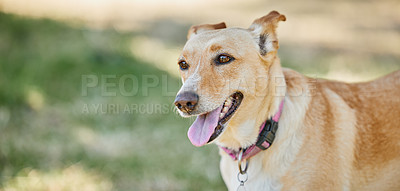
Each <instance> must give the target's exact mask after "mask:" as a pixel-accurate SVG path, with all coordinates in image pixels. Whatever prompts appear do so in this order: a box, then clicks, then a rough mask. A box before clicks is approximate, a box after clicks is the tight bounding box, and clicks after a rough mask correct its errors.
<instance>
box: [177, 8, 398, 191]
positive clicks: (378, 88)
mask: <svg viewBox="0 0 400 191" xmlns="http://www.w3.org/2000/svg"><path fill="white" fill-rule="evenodd" d="M285 19H286V18H285V17H284V16H283V15H280V14H279V13H278V12H276V11H273V12H271V13H270V14H268V15H267V16H264V17H262V18H260V19H257V20H256V21H255V22H254V23H253V25H252V26H251V27H250V28H249V29H248V30H244V29H223V28H225V24H218V25H200V26H195V27H192V28H191V30H190V31H189V35H188V38H189V40H188V42H187V44H186V46H185V48H184V51H183V53H182V56H181V61H180V66H181V69H182V72H181V74H182V78H183V82H184V85H183V86H182V88H181V90H180V92H179V93H178V96H177V101H176V104H177V106H178V108H179V109H180V110H181V111H180V112H181V115H183V116H192V115H199V117H198V119H197V120H196V122H195V123H194V124H193V125H192V127H191V128H190V130H189V133H188V135H189V138H190V140H191V141H192V143H193V144H194V145H196V146H201V145H204V144H205V143H206V141H207V140H208V139H209V138H210V136H211V137H213V136H215V135H216V136H217V138H216V139H215V143H216V144H218V145H219V146H220V147H226V148H229V149H232V150H235V151H238V150H239V149H243V148H247V147H249V146H250V145H252V144H254V143H255V142H256V140H257V137H258V133H259V130H260V129H259V128H260V125H261V124H262V123H263V122H264V121H265V120H266V119H268V118H270V117H271V116H273V115H274V114H275V113H276V112H277V111H278V107H279V104H280V103H281V101H282V100H284V107H283V110H282V114H281V118H280V120H279V128H278V131H277V134H276V138H275V140H274V142H273V144H272V146H271V147H270V148H268V149H267V150H265V151H262V152H260V153H258V154H256V155H255V156H253V157H251V158H250V159H249V161H250V163H249V169H248V171H247V173H248V176H249V177H248V181H247V182H246V184H245V187H246V189H247V190H306V191H309V190H318V191H320V190H344V191H347V190H363V191H367V190H371V191H376V190H379V191H392V190H393V191H396V190H400V71H399V72H395V73H392V74H390V75H388V76H386V77H383V78H380V79H378V80H375V81H372V82H366V83H354V84H347V83H341V82H334V81H328V80H321V79H312V78H308V77H305V76H303V75H301V74H299V73H297V72H295V71H292V70H289V69H282V68H281V66H280V62H279V58H278V57H277V56H276V51H277V49H278V47H279V46H278V41H277V38H276V34H275V28H276V26H277V23H278V21H284V20H285ZM220 29H223V30H220ZM233 39H234V40H233ZM221 55H222V57H221ZM226 56H228V57H229V58H228V59H226ZM182 60H184V63H183V61H182ZM209 60H210V61H209ZM226 60H228V61H227V62H225V61H226ZM221 61H222V62H221ZM182 63H183V64H182ZM209 63H211V64H209ZM215 63H216V64H215ZM243 82H245V83H244V85H243ZM187 92H195V93H192V94H191V95H192V96H191V98H188V96H183V94H185V95H187ZM233 92H240V94H242V95H243V96H242V97H243V98H242V99H238V100H236V101H238V102H239V106H237V105H233V106H230V107H229V109H230V108H231V107H235V108H233V109H232V110H233V114H229V115H228V114H226V113H227V112H225V113H224V109H221V107H222V108H224V107H226V105H229V104H226V102H227V101H224V100H229V99H232V98H231V97H229V95H231V94H232V93H233ZM260 92H261V94H260ZM193 95H195V96H193ZM189 97H190V96H189ZM196 97H197V99H195V98H196ZM182 99H184V100H185V101H184V102H182ZM187 100H190V101H189V104H188V101H187ZM221 103H224V104H223V105H222V106H220V105H221ZM229 103H231V101H229ZM182 104H184V106H183V108H182ZM220 110H221V111H220ZM214 113H216V114H214ZM228 113H229V112H228ZM214 115H215V116H217V115H221V116H225V115H227V116H228V117H227V121H226V120H223V119H224V117H220V118H219V122H218V124H220V123H225V124H222V129H223V132H222V133H215V132H216V130H214V133H213V135H211V133H212V132H210V128H211V126H212V125H210V124H213V125H214V124H217V122H215V120H216V119H218V117H217V118H215V117H213V116H214ZM214 118H215V119H214ZM217 121H218V120H217ZM221 121H222V122H221ZM212 141H213V139H211V138H210V140H209V141H208V142H212ZM220 154H221V157H222V159H221V164H220V168H221V172H222V177H223V179H224V181H225V183H226V185H227V187H228V189H229V190H236V188H237V187H238V186H239V181H238V180H237V174H238V171H239V169H238V162H237V161H234V160H233V159H232V158H231V157H230V156H229V155H228V154H227V153H225V151H223V150H222V149H220Z"/></svg>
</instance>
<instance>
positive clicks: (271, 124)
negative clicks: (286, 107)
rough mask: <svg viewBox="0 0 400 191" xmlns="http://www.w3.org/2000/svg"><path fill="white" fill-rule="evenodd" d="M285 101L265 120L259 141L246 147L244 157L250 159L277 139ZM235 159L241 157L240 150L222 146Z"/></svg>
mask: <svg viewBox="0 0 400 191" xmlns="http://www.w3.org/2000/svg"><path fill="white" fill-rule="evenodd" d="M283 102H284V100H282V101H281V103H280V105H279V111H278V112H277V113H276V114H275V115H274V116H273V117H272V118H271V119H268V120H267V121H265V122H264V123H263V124H262V125H261V127H260V133H259V134H258V138H257V142H256V143H255V144H252V145H251V146H249V147H247V148H246V149H244V152H243V156H242V159H243V160H244V159H248V158H250V157H252V156H254V155H256V154H257V153H259V152H260V151H262V150H266V149H268V148H269V147H270V146H271V144H272V142H273V141H274V139H275V134H276V131H277V130H278V121H279V118H280V117H281V114H282V109H283ZM221 149H222V150H224V151H225V152H226V153H228V155H229V156H231V157H232V159H233V160H237V159H238V157H239V151H234V150H231V149H228V148H226V147H221Z"/></svg>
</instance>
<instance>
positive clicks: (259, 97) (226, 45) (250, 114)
mask: <svg viewBox="0 0 400 191" xmlns="http://www.w3.org/2000/svg"><path fill="white" fill-rule="evenodd" d="M285 20H286V18H285V16H284V15H281V14H279V13H278V12H276V11H272V12H270V13H269V14H268V15H266V16H264V17H261V18H259V19H256V20H255V21H254V22H253V24H252V25H251V26H250V27H249V29H241V28H226V25H225V23H219V24H214V25H212V24H205V25H197V26H192V27H191V28H190V30H189V32H188V36H187V38H188V41H187V43H186V45H185V46H184V48H183V51H182V54H181V56H180V58H179V61H178V65H179V68H180V73H181V77H182V82H183V85H182V87H181V89H180V90H179V92H178V94H177V96H176V99H175V105H176V107H177V108H178V111H179V113H180V114H181V115H182V116H183V117H190V116H197V119H196V120H195V122H194V123H193V124H192V126H191V127H190V128H189V131H188V136H189V139H190V141H191V142H192V143H193V144H194V145H196V146H202V145H204V144H206V143H209V142H212V141H213V140H216V141H217V144H220V145H222V146H226V147H230V148H240V147H246V146H248V145H251V144H253V143H254V142H255V140H256V138H257V135H258V131H259V129H258V127H259V125H260V124H261V123H262V122H263V121H264V120H265V119H266V118H267V117H270V116H271V112H272V110H274V111H275V109H276V107H277V104H276V103H275V102H276V96H277V95H280V94H282V93H284V92H283V91H284V89H285V88H284V87H283V88H282V90H279V88H277V85H276V82H277V80H276V77H282V71H281V68H280V64H279V60H278V58H277V56H276V53H277V50H278V48H279V45H278V40H277V36H276V27H277V24H278V22H279V21H285ZM282 86H284V85H282ZM278 104H279V103H278Z"/></svg>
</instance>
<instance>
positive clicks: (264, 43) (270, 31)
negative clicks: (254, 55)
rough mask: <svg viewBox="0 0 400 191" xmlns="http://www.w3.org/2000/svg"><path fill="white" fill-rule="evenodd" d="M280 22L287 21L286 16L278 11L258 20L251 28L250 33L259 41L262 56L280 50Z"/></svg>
mask: <svg viewBox="0 0 400 191" xmlns="http://www.w3.org/2000/svg"><path fill="white" fill-rule="evenodd" d="M279 21H286V17H285V15H281V14H280V13H278V12H277V11H271V12H270V13H268V15H265V16H263V17H261V18H258V19H256V20H255V21H254V22H253V24H251V26H250V27H249V30H250V32H251V33H252V35H253V36H254V38H255V39H256V40H257V44H258V45H259V47H260V54H261V55H263V56H265V55H266V54H267V53H269V52H275V53H276V51H277V50H278V48H279V44H278V38H277V35H276V28H277V27H278V22H279Z"/></svg>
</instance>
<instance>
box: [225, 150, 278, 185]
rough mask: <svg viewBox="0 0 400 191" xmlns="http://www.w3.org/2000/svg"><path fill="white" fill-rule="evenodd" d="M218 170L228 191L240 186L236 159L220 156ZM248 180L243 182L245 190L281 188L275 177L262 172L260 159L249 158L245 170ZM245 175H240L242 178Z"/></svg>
mask: <svg viewBox="0 0 400 191" xmlns="http://www.w3.org/2000/svg"><path fill="white" fill-rule="evenodd" d="M220 170H221V174H222V177H223V179H224V182H225V184H226V186H227V187H228V190H229V191H236V190H237V189H238V187H239V186H240V182H239V180H238V173H239V168H238V164H237V161H233V160H232V159H230V158H228V157H222V158H221V164H220ZM247 175H248V180H247V181H246V182H245V183H244V187H245V190H248V191H251V190H263V191H279V190H281V188H282V185H281V183H280V182H279V179H278V178H277V177H273V176H271V175H270V174H268V173H266V172H263V170H262V165H261V160H253V159H252V160H251V161H250V163H249V168H248V170H247ZM244 177H245V176H241V179H244Z"/></svg>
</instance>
